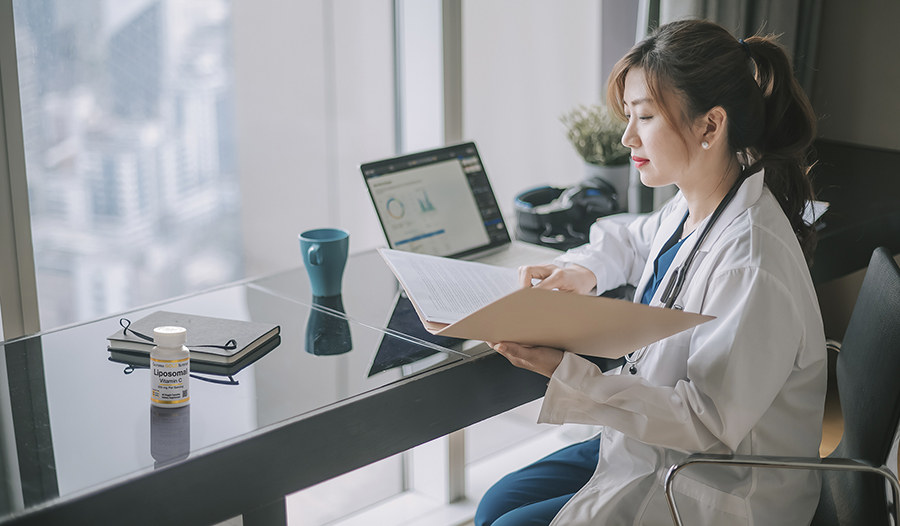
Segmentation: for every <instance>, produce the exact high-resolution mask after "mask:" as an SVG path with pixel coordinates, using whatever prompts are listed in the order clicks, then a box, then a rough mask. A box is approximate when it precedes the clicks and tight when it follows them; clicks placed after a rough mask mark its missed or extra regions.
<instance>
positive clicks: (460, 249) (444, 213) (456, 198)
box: [360, 142, 510, 257]
mask: <svg viewBox="0 0 900 526" xmlns="http://www.w3.org/2000/svg"><path fill="white" fill-rule="evenodd" d="M360 170H361V171H362V174H363V176H364V177H365V180H366V186H367V187H368V190H369V195H370V196H371V197H372V202H373V203H374V204H375V210H376V211H377V213H378V219H379V221H380V222H381V228H382V229H383V230H384V235H385V237H386V238H387V241H388V245H389V246H390V248H393V249H396V250H405V251H407V252H418V253H422V254H431V255H436V256H449V257H463V256H467V255H470V254H473V253H476V252H479V251H482V250H487V249H490V248H494V247H500V246H503V245H506V244H508V243H509V242H510V238H509V232H508V231H507V229H506V225H505V224H504V222H503V217H502V216H501V214H500V208H499V207H498V206H497V200H496V198H495V197H494V192H493V190H492V189H491V183H490V181H488V178H487V174H486V173H485V171H484V166H483V165H482V163H481V158H480V157H479V156H478V150H477V149H476V148H475V144H474V143H471V142H470V143H465V144H459V145H455V146H448V147H445V148H440V149H437V150H429V151H424V152H419V153H414V154H410V155H404V156H402V157H396V158H393V159H386V160H384V161H377V162H372V163H366V164H363V165H361V166H360Z"/></svg>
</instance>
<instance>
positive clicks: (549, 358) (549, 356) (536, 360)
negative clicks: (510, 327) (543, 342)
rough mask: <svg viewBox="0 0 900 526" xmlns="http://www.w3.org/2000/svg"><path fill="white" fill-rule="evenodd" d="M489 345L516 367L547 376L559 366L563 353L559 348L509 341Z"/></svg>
mask: <svg viewBox="0 0 900 526" xmlns="http://www.w3.org/2000/svg"><path fill="white" fill-rule="evenodd" d="M491 347H492V348H493V349H494V350H495V351H497V353H499V354H501V355H502V356H503V357H505V358H506V359H507V360H509V362H510V363H511V364H513V365H515V366H516V367H519V368H522V369H528V370H529V371H534V372H536V373H538V374H542V375H544V376H546V377H548V378H549V377H550V376H552V375H553V372H554V371H555V370H556V368H557V367H558V366H559V363H560V362H561V361H562V355H563V352H562V351H560V350H559V349H551V348H550V347H529V346H527V345H521V344H518V343H511V342H500V343H494V344H491Z"/></svg>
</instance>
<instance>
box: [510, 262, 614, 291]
mask: <svg viewBox="0 0 900 526" xmlns="http://www.w3.org/2000/svg"><path fill="white" fill-rule="evenodd" d="M533 279H538V280H540V283H538V284H536V285H532V284H531V280H533ZM519 285H520V286H521V287H522V288H526V289H527V288H530V287H532V286H533V287H534V288H536V289H547V290H553V289H557V290H561V291H564V292H577V293H578V294H587V293H589V292H590V291H592V290H593V289H594V288H595V287H596V286H597V277H596V276H594V273H593V272H591V271H590V270H588V269H586V268H584V267H582V266H581V265H574V264H573V265H570V266H568V267H565V268H563V267H557V266H556V265H530V266H525V267H519Z"/></svg>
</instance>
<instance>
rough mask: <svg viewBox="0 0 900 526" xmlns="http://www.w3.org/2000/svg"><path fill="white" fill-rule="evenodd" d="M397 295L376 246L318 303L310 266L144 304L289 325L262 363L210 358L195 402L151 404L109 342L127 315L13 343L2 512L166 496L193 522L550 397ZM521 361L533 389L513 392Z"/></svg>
mask: <svg viewBox="0 0 900 526" xmlns="http://www.w3.org/2000/svg"><path fill="white" fill-rule="evenodd" d="M397 292H398V287H397V283H396V281H395V279H394V278H393V276H392V274H391V273H390V270H389V269H388V268H387V266H386V265H384V264H383V262H382V261H381V258H380V256H378V254H377V253H376V252H368V253H364V254H359V255H356V256H353V257H351V258H350V261H349V262H348V267H347V270H346V272H345V279H344V292H343V295H342V297H341V298H340V301H339V302H338V301H335V299H334V298H332V299H331V300H328V301H324V300H322V299H316V300H315V301H314V299H313V298H312V296H311V295H310V292H309V285H308V281H307V278H306V274H305V272H304V270H303V268H302V267H301V268H298V269H294V270H291V271H288V272H284V273H280V274H277V275H274V276H269V277H266V278H262V279H257V280H252V281H246V282H241V283H238V284H234V285H230V286H224V287H220V288H217V289H214V290H211V291H207V292H203V293H199V294H195V295H191V296H187V297H183V298H179V299H176V300H172V301H169V302H165V303H163V304H159V305H153V306H150V307H147V308H144V309H140V310H136V311H131V312H129V313H128V316H129V317H130V318H131V319H138V318H140V317H142V316H145V315H147V314H150V313H151V312H153V311H155V310H168V311H173V312H184V313H191V314H198V315H202V316H213V317H219V318H226V319H235V320H252V321H262V322H266V323H273V324H278V325H280V326H281V335H280V341H279V342H276V344H275V345H273V346H270V347H269V348H266V349H263V350H261V352H259V353H258V354H254V355H252V356H248V360H247V361H242V362H238V363H236V364H234V365H233V366H232V367H230V368H227V369H225V370H216V369H215V368H211V369H210V368H205V369H204V368H203V367H195V368H194V370H193V375H194V376H193V377H192V379H191V390H192V394H191V405H190V408H189V409H187V410H185V411H184V412H180V413H178V414H173V413H166V412H159V411H157V412H154V411H153V410H151V407H150V403H149V384H150V378H149V371H148V370H147V369H146V368H144V364H142V363H132V362H129V361H127V360H123V359H122V357H121V356H116V355H114V354H111V353H110V352H109V351H108V350H107V348H106V343H107V342H106V337H107V336H109V335H110V334H112V333H113V332H115V331H116V330H117V328H118V319H119V316H118V315H117V316H114V317H110V318H106V319H101V320H97V321H92V322H89V323H84V324H80V325H76V326H72V327H67V328H63V329H61V330H56V331H49V332H46V333H42V334H38V335H35V336H31V337H27V338H21V339H17V340H11V341H8V342H3V344H2V349H3V353H4V359H3V360H0V416H2V420H0V453H2V455H3V457H2V458H3V463H2V467H0V524H5V523H7V522H9V523H11V524H19V523H21V524H41V523H46V522H47V521H48V520H54V519H58V518H60V517H62V516H65V517H66V522H67V523H72V524H81V523H83V524H103V523H114V524H120V523H121V524H124V523H128V524H141V523H147V524H150V523H154V522H155V519H154V518H153V516H152V514H150V513H149V510H147V509H146V508H145V509H144V510H143V511H140V510H139V509H134V507H135V506H136V507H138V508H140V507H141V506H148V505H149V503H150V502H152V500H153V499H161V498H164V497H165V496H166V495H167V494H169V495H170V496H171V498H173V499H175V498H178V499H179V500H181V501H183V502H181V504H179V506H182V507H183V508H184V509H183V510H182V517H183V518H184V521H183V522H179V523H183V524H192V523H208V522H214V521H222V520H225V519H227V518H229V517H231V516H234V515H238V514H241V513H247V512H248V511H250V510H252V509H256V508H264V507H265V506H267V505H269V504H271V503H274V505H275V506H277V505H278V503H279V502H281V499H282V498H283V496H284V495H285V494H287V493H291V492H293V491H296V490H298V489H301V488H303V487H307V486H308V485H311V484H314V483H317V482H320V481H321V480H325V479H326V478H330V477H332V476H335V475H336V474H339V473H341V472H344V471H347V470H349V469H354V468H355V467H359V466H361V465H364V464H366V463H369V462H372V461H375V460H379V459H380V458H384V457H385V456H388V455H389V454H394V453H396V452H399V451H402V450H404V449H407V448H409V447H412V446H413V445H417V444H419V443H423V442H425V441H427V440H431V439H433V438H436V437H437V436H441V435H443V434H446V433H448V432H450V431H453V430H455V429H459V428H461V427H464V426H465V425H468V424H470V423H473V422H475V421H478V420H480V419H483V418H486V417H488V416H491V415H492V414H496V413H498V412H501V411H504V410H507V409H510V408H512V407H515V406H516V405H519V404H521V403H524V402H527V401H528V400H530V399H534V398H536V397H537V396H540V394H541V392H542V388H543V385H544V384H545V382H540V381H539V380H537V379H536V378H535V379H531V378H530V377H528V376H527V375H522V374H521V373H519V372H518V371H516V370H514V368H512V367H511V366H509V365H508V364H505V363H503V362H504V361H500V360H494V358H496V356H495V355H493V353H490V352H486V351H487V349H486V347H484V346H483V345H482V346H480V347H479V346H476V347H474V348H468V349H464V348H463V346H462V345H460V342H456V341H441V340H433V339H432V340H431V341H426V340H425V339H419V338H418V337H417V336H416V334H407V332H409V333H414V332H415V331H412V330H411V329H409V327H408V326H407V325H403V324H402V323H400V322H401V321H405V322H407V323H408V322H409V321H410V319H409V318H408V317H407V316H408V315H409V312H407V311H405V309H406V308H407V307H406V306H405V305H404V304H403V302H402V301H401V302H400V303H399V305H400V308H399V309H400V311H399V314H398V313H397V312H395V306H396V305H397V301H398V294H397ZM413 314H414V313H413ZM419 327H420V326H419ZM404 331H406V332H404ZM419 336H422V335H421V334H419ZM317 342H318V343H317ZM467 363H472V364H477V365H476V367H474V368H472V369H465V368H461V369H459V368H457V366H458V365H461V364H463V365H464V364H467ZM498 371H499V372H498ZM504 371H505V372H508V373H509V374H511V375H512V376H510V379H511V380H512V381H514V383H515V385H516V386H517V388H516V389H515V391H517V392H515V393H512V394H504V395H497V394H495V393H497V392H499V391H502V390H503V389H504V386H503V385H502V382H503V378H504V376H503V375H504V374H505V373H504ZM488 379H490V381H488ZM419 380H421V382H420V381H419ZM535 380H537V381H535ZM469 382H471V383H472V384H474V385H482V388H483V389H484V390H485V391H484V392H482V393H479V389H478V388H475V389H472V388H469V387H467V385H465V384H468V383H469ZM492 382H496V383H495V384H494V385H491V383H492ZM457 387H461V388H463V389H462V390H464V391H465V393H463V395H462V397H461V398H460V399H459V403H460V404H462V405H461V406H459V407H457V406H455V405H454V404H453V403H452V401H451V400H450V398H452V397H449V396H448V395H449V394H450V392H451V391H454V390H455V389H457ZM507 387H508V386H507ZM420 392H421V393H423V394H410V393H420ZM466 396H469V397H476V398H475V399H473V400H475V402H473V401H471V400H470V401H466V398H465V397H466ZM439 397H443V398H439ZM429 404H431V405H429ZM435 404H437V405H435ZM441 404H448V405H446V407H444V406H441ZM372 407H376V408H377V409H374V410H373V409H372ZM448 408H449V409H448ZM397 413H399V414H397ZM454 413H458V416H454ZM448 415H450V416H448ZM404 429H405V430H404ZM363 437H365V439H363ZM8 459H12V460H14V462H7V460H8ZM190 484H195V485H196V487H190ZM166 488H170V489H166ZM186 488H187V489H186ZM181 491H187V492H188V496H185V495H181V496H179V493H178V492H181ZM151 497H152V498H151ZM142 499H143V500H142ZM129 502H130V503H131V504H128V503H129ZM142 502H143V504H141V503H142ZM61 513H64V514H65V515H58V514H61ZM248 516H252V514H250V515H245V524H249V523H251V522H252V521H249V520H248V519H247V517H248Z"/></svg>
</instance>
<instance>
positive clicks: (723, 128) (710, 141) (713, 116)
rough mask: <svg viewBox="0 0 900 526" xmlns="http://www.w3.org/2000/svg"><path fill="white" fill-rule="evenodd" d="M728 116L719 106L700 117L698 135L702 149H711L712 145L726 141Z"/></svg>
mask: <svg viewBox="0 0 900 526" xmlns="http://www.w3.org/2000/svg"><path fill="white" fill-rule="evenodd" d="M727 130H728V114H727V113H725V109H724V108H722V107H721V106H716V107H715V108H713V109H711V110H709V111H708V112H706V114H705V115H703V116H702V117H700V122H699V130H698V132H699V135H700V143H701V145H703V149H706V150H708V149H711V148H712V147H713V146H714V145H716V144H718V143H720V142H722V141H725V140H727Z"/></svg>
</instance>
